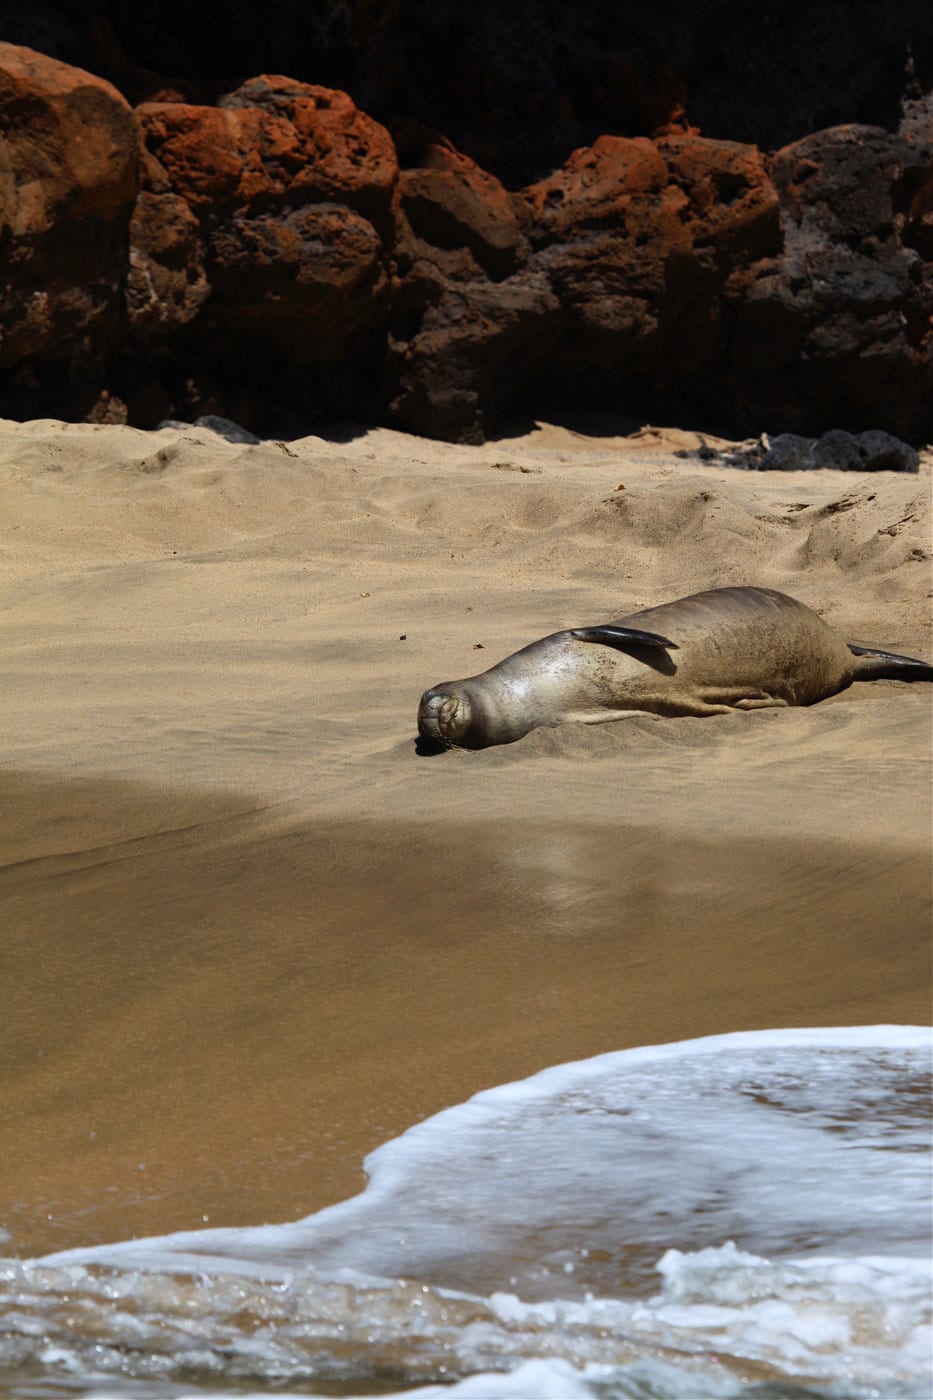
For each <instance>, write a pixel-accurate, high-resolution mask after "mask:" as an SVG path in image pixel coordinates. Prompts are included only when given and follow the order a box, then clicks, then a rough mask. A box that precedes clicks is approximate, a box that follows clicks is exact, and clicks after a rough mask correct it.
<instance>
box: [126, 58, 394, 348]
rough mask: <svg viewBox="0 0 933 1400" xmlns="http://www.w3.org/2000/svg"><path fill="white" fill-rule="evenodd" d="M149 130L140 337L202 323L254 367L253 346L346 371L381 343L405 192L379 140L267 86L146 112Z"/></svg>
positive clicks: (135, 294) (314, 93) (386, 141)
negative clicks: (396, 199)
mask: <svg viewBox="0 0 933 1400" xmlns="http://www.w3.org/2000/svg"><path fill="white" fill-rule="evenodd" d="M137 116H138V119H139V122H140V124H141V127H142V131H143V138H144V145H145V156H144V162H143V176H142V178H143V184H144V192H143V195H142V196H141V197H140V201H139V204H138V206H137V211H136V215H135V216H134V220H133V226H132V235H133V246H132V272H131V276H130V286H129V306H130V313H131V316H132V318H133V323H134V330H135V331H136V332H138V333H140V334H142V335H147V334H151V333H152V331H153V330H154V329H155V328H156V327H158V326H162V327H164V328H166V329H174V330H180V329H181V328H183V327H187V328H189V331H188V333H189V335H190V334H191V333H194V332H196V331H197V329H198V326H200V325H202V323H203V333H204V334H205V335H206V336H207V337H208V338H210V337H212V336H213V337H215V338H216V335H217V334H218V333H221V334H222V335H223V336H224V337H226V346H225V353H226V354H227V355H228V357H229V356H230V355H231V354H233V355H234V357H235V355H236V350H235V348H234V347H235V346H236V345H237V344H239V346H240V349H239V355H240V358H241V359H242V361H243V363H244V365H245V363H246V362H248V360H249V358H250V355H251V353H252V349H251V347H252V344H253V341H254V340H257V339H258V340H259V341H261V342H262V343H263V344H264V346H265V347H266V348H267V349H268V350H269V351H270V352H272V353H273V354H274V355H278V356H287V358H288V360H289V362H290V363H291V364H293V365H297V364H309V363H313V364H330V365H337V364H339V363H340V361H341V359H342V357H343V356H345V355H349V354H350V353H351V348H352V350H353V351H354V352H356V351H359V350H360V349H361V347H362V348H365V347H366V345H367V344H368V343H369V342H370V341H372V339H373V337H375V336H376V334H377V333H378V331H379V329H380V327H381V323H382V321H383V319H384V312H385V297H386V292H387V287H388V282H387V277H386V273H385V270H384V260H385V252H384V247H383V242H382V237H381V235H380V232H379V229H382V230H383V231H385V232H388V231H389V230H390V229H391V219H390V206H391V201H392V197H393V192H394V189H395V184H396V181H397V179H398V162H397V159H396V155H395V147H394V145H393V143H392V140H391V138H390V137H389V135H388V133H387V132H386V131H385V129H384V128H383V127H381V126H379V124H378V123H377V122H374V121H372V120H371V119H370V118H369V117H367V116H366V115H365V114H364V113H362V112H360V111H358V110H357V108H356V106H355V105H354V103H353V102H352V101H351V100H350V98H349V97H347V95H346V94H345V93H341V92H333V91H331V90H330V89H329V88H322V87H313V86H311V85H309V84H307V83H297V82H293V81H292V80H291V79H289V78H283V77H269V76H263V77H259V78H254V79H252V80H251V81H250V82H248V83H245V84H244V85H243V86H242V87H240V88H238V89H237V91H236V92H234V93H231V94H230V95H229V96H227V97H225V98H224V99H223V101H222V104H221V106H219V107H196V106H190V105H187V104H181V103H145V104H143V105H142V106H140V107H139V108H137ZM198 318H200V319H198ZM196 319H197V320H198V326H195V325H193V323H194V322H195V320H196ZM231 332H233V333H237V332H239V333H240V334H241V335H242V336H243V340H242V341H241V342H237V341H236V340H234V341H233V342H230V340H229V336H230V333H231ZM212 353H213V352H212Z"/></svg>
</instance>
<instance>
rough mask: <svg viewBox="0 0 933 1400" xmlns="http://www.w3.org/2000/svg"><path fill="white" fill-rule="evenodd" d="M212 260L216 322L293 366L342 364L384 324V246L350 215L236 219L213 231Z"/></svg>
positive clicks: (327, 212)
mask: <svg viewBox="0 0 933 1400" xmlns="http://www.w3.org/2000/svg"><path fill="white" fill-rule="evenodd" d="M210 255H211V267H212V274H211V275H212V284H213V298H214V303H213V307H212V319H213V320H214V322H215V323H216V324H217V325H218V326H221V327H225V328H228V329H230V330H233V331H240V332H246V333H249V334H251V335H256V336H259V337H260V338H262V339H264V340H266V341H267V342H269V343H271V344H273V345H274V347H275V350H276V352H277V353H279V354H284V355H287V356H288V358H289V360H290V361H291V363H292V364H301V365H307V364H317V363H326V364H333V363H335V362H339V361H340V360H341V358H342V357H344V356H345V355H347V354H348V353H349V352H350V350H351V349H352V348H353V347H354V346H355V345H359V344H360V343H361V342H365V341H366V340H367V339H368V338H369V337H370V336H371V335H373V334H374V333H375V332H376V331H377V330H378V328H379V326H380V324H381V322H382V319H383V316H384V312H385V292H386V288H387V278H386V275H385V272H384V269H383V266H382V244H381V242H380V239H379V235H378V234H377V233H376V230H375V229H374V228H373V226H372V224H370V223H368V222H367V220H366V219H364V218H362V217H361V216H360V215H359V214H357V213H355V212H354V211H353V210H351V209H346V208H343V207H342V206H340V205H334V204H313V205H309V206H307V207H306V208H304V209H299V210H296V211H295V212H293V213H291V214H287V215H285V216H283V217H274V216H272V215H267V214H260V215H257V216H256V217H255V218H237V219H234V220H232V221H230V222H229V223H225V224H222V225H221V226H220V227H219V228H217V229H216V230H215V231H214V233H213V234H212V236H211V243H210ZM246 343H248V342H244V344H246Z"/></svg>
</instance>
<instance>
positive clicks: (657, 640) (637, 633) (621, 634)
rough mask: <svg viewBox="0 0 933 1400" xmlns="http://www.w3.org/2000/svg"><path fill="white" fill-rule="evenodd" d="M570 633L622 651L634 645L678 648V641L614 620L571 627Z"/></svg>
mask: <svg viewBox="0 0 933 1400" xmlns="http://www.w3.org/2000/svg"><path fill="white" fill-rule="evenodd" d="M570 635H571V637H576V638H577V640H578V641H580V642H602V644H603V646H607V647H618V648H619V650H620V651H627V650H628V648H629V647H632V646H638V647H668V648H670V649H671V650H672V651H677V650H678V647H677V643H676V642H672V641H670V639H669V638H668V637H661V636H659V635H658V633H657V632H642V630H641V629H640V628H639V627H617V626H616V625H615V624H614V623H612V622H607V623H604V624H603V626H601V627H571V629H570Z"/></svg>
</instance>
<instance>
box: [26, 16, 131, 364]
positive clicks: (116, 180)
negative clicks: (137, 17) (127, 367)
mask: <svg viewBox="0 0 933 1400" xmlns="http://www.w3.org/2000/svg"><path fill="white" fill-rule="evenodd" d="M0 130H2V131H3V134H4V139H3V141H2V142H0V237H2V238H3V240H4V241H6V243H7V249H6V253H5V257H4V264H5V276H4V279H3V285H2V286H0V364H4V365H13V364H17V363H18V362H20V361H22V360H25V359H28V358H30V357H32V356H35V355H37V354H43V353H45V354H48V353H49V352H54V351H56V350H57V349H58V348H59V347H61V348H64V347H66V346H68V345H69V344H73V342H74V340H75V338H76V337H82V338H83V342H84V349H85V351H87V350H90V349H93V348H94V347H99V346H101V345H103V344H105V343H106V342H107V341H110V340H113V339H114V338H116V336H117V334H118V330H119V319H120V315H119V313H120V298H121V288H122V283H123V278H124V271H125V238H126V227H127V223H128V221H129V217H130V210H131V207H132V201H133V198H134V196H135V194H136V168H137V161H138V141H137V133H136V127H135V123H134V121H133V116H132V113H131V111H130V108H129V106H128V105H127V103H126V102H125V101H124V100H123V98H122V97H121V96H120V94H119V93H118V92H117V91H116V89H115V88H113V87H111V86H110V84H109V83H106V82H104V81H102V80H101V79H100V78H95V77H93V76H92V75H91V74H90V73H84V72H82V71H81V70H80V69H78V68H70V67H68V66H67V65H66V64H64V63H58V62H56V61H55V60H54V59H51V58H46V57H45V56H44V55H42V54H39V53H34V52H33V51H32V50H31V49H24V48H19V47H17V46H15V45H13V44H0Z"/></svg>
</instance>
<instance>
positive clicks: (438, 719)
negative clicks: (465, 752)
mask: <svg viewBox="0 0 933 1400" xmlns="http://www.w3.org/2000/svg"><path fill="white" fill-rule="evenodd" d="M473 728H474V716H473V710H472V708H471V706H470V700H469V697H468V695H467V694H466V691H465V690H464V689H463V687H462V686H461V685H459V684H458V683H457V682H456V681H446V682H444V683H443V684H441V685H435V686H432V688H431V689H430V690H426V691H425V692H424V694H423V695H422V697H421V703H420V705H419V706H418V733H419V734H420V735H421V737H422V739H424V740H426V741H427V742H428V743H429V744H434V745H437V746H438V747H439V748H443V749H471V748H481V747H482V741H480V743H479V744H477V743H476V736H475V735H473V733H472V731H473ZM471 740H472V742H471Z"/></svg>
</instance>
